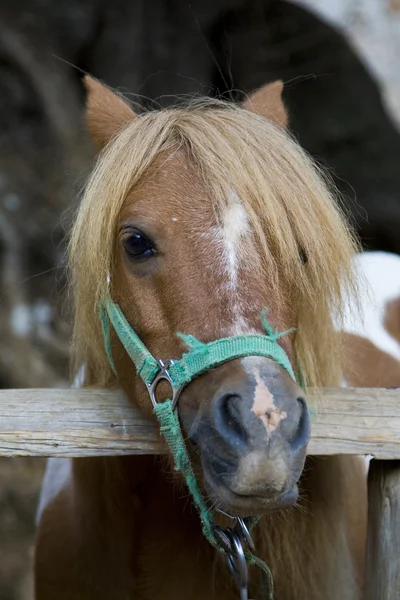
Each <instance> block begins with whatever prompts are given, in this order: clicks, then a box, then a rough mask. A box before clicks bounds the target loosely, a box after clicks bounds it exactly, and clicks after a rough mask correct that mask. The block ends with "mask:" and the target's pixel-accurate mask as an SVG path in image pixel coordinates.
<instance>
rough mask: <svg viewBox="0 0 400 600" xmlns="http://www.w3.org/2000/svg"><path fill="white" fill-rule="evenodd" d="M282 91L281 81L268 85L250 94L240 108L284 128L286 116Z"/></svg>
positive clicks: (286, 121) (286, 120)
mask: <svg viewBox="0 0 400 600" xmlns="http://www.w3.org/2000/svg"><path fill="white" fill-rule="evenodd" d="M282 91H283V83H282V81H274V82H273V83H268V84H267V85H264V86H263V87H262V88H260V89H259V90H256V91H255V92H252V93H251V94H250V95H249V96H248V97H247V98H246V100H245V101H244V102H243V103H242V108H244V109H245V110H249V111H250V112H253V113H256V114H257V115H260V116H261V117H265V118H266V119H270V120H271V121H274V123H277V124H278V125H281V126H282V127H286V126H287V123H288V114H287V112H286V108H285V105H284V104H283V100H282Z"/></svg>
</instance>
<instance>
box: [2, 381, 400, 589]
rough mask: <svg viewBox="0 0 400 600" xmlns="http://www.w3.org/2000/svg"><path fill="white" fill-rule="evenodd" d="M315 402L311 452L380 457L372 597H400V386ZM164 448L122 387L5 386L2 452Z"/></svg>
mask: <svg viewBox="0 0 400 600" xmlns="http://www.w3.org/2000/svg"><path fill="white" fill-rule="evenodd" d="M316 404H317V406H316V407H315V408H316V414H315V417H314V419H313V425H312V439H311V442H310V445H309V454H312V455H334V454H361V455H363V454H364V455H372V457H373V458H374V459H375V460H372V461H371V464H370V469H369V475H368V498H369V508H368V548H367V563H366V593H365V598H366V600H400V558H399V556H400V389H398V390H396V389H362V388H335V389H326V390H324V393H323V396H322V398H320V399H319V400H318V402H316ZM164 450H165V447H164V445H163V443H162V441H161V440H160V438H159V436H158V434H157V428H156V425H155V423H154V422H153V421H151V420H149V419H146V418H145V417H143V415H141V414H140V413H139V412H138V411H137V410H135V409H134V408H133V407H132V406H131V405H130V404H129V403H128V401H127V400H126V398H125V397H124V396H123V395H122V394H121V393H119V392H117V391H110V390H81V389H72V390H70V389H59V390H54V389H30V390H0V456H3V457H4V456H7V457H16V456H42V457H43V456H58V457H63V456H64V457H84V456H104V455H114V456H115V455H124V454H159V453H162V452H164ZM327 543H328V541H327Z"/></svg>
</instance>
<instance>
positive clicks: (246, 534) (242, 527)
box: [216, 508, 255, 550]
mask: <svg viewBox="0 0 400 600" xmlns="http://www.w3.org/2000/svg"><path fill="white" fill-rule="evenodd" d="M216 511H217V512H218V513H220V514H221V515H224V517H228V519H232V521H234V523H235V525H234V526H233V528H231V529H233V531H234V532H235V533H236V534H237V535H238V536H239V539H240V540H241V541H242V542H244V543H245V544H246V546H247V547H248V548H249V550H255V546H254V542H253V540H252V538H251V534H250V531H249V528H248V527H247V524H246V521H245V519H243V518H242V517H234V516H233V515H230V514H229V513H227V512H225V511H224V510H221V509H220V508H217V509H216ZM216 529H218V531H217V533H218V535H220V532H223V529H221V528H220V527H217V528H216Z"/></svg>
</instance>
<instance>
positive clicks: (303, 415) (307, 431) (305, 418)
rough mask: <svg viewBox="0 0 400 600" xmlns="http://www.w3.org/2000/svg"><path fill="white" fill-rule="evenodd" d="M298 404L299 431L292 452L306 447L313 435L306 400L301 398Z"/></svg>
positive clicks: (291, 445) (293, 440) (294, 437)
mask: <svg viewBox="0 0 400 600" xmlns="http://www.w3.org/2000/svg"><path fill="white" fill-rule="evenodd" d="M297 402H298V404H299V405H300V418H299V422H298V426H297V430H296V432H295V434H294V436H293V439H292V441H291V444H290V448H291V450H294V451H296V450H299V449H300V448H302V447H304V446H305V445H306V444H307V443H308V441H309V439H310V435H311V424H310V415H309V412H308V406H307V401H306V399H305V398H302V397H299V398H297Z"/></svg>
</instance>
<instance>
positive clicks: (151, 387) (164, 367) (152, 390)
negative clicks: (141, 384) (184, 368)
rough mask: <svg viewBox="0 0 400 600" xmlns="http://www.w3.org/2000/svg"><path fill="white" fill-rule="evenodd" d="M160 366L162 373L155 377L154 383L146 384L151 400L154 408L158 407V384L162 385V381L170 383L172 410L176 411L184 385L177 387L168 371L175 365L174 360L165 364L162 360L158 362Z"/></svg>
mask: <svg viewBox="0 0 400 600" xmlns="http://www.w3.org/2000/svg"><path fill="white" fill-rule="evenodd" d="M157 362H158V364H159V366H160V371H159V372H158V373H157V375H156V376H155V377H154V379H153V381H152V382H151V383H146V385H147V389H148V392H149V395H150V400H151V401H152V403H153V406H157V404H158V402H157V398H156V389H157V386H158V384H159V383H160V381H168V383H169V385H170V386H171V389H172V398H171V401H172V410H175V408H176V405H177V403H178V400H179V396H180V394H181V391H182V390H183V387H184V386H183V385H180V386H179V387H175V386H174V384H173V382H172V379H171V375H170V374H169V372H168V369H169V367H170V366H171V365H173V364H174V361H173V360H167V361H166V362H165V363H164V362H163V361H162V360H157Z"/></svg>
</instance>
